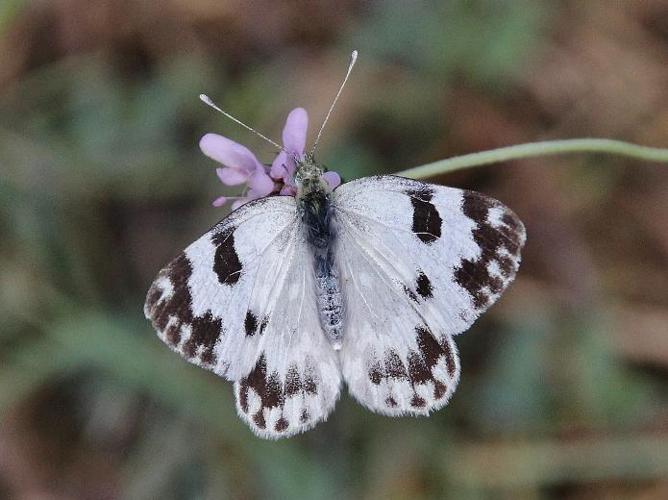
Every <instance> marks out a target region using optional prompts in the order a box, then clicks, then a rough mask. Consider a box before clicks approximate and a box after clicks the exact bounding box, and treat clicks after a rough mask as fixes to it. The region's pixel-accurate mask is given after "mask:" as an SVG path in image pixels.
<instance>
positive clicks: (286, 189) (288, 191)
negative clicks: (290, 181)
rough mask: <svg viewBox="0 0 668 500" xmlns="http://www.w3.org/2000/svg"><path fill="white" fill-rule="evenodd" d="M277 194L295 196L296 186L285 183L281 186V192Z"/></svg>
mask: <svg viewBox="0 0 668 500" xmlns="http://www.w3.org/2000/svg"><path fill="white" fill-rule="evenodd" d="M279 194H281V195H287V196H297V188H296V187H294V186H288V185H285V186H283V187H282V188H281V192H280V193H279Z"/></svg>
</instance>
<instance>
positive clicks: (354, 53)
mask: <svg viewBox="0 0 668 500" xmlns="http://www.w3.org/2000/svg"><path fill="white" fill-rule="evenodd" d="M357 54H358V52H357V50H353V53H352V54H350V58H351V59H352V60H353V61H355V60H356V59H357Z"/></svg>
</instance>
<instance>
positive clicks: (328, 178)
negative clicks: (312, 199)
mask: <svg viewBox="0 0 668 500" xmlns="http://www.w3.org/2000/svg"><path fill="white" fill-rule="evenodd" d="M321 177H322V180H324V181H325V182H326V183H327V184H329V188H330V189H334V188H335V187H337V186H339V185H340V184H341V176H340V175H339V174H337V173H336V172H333V171H331V170H330V171H329V172H325V173H324V174H322V176H321Z"/></svg>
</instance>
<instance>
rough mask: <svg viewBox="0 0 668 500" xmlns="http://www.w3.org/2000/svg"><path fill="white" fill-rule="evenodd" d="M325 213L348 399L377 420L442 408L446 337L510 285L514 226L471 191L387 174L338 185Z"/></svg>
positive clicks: (450, 360)
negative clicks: (341, 304) (342, 311)
mask: <svg viewBox="0 0 668 500" xmlns="http://www.w3.org/2000/svg"><path fill="white" fill-rule="evenodd" d="M333 207H334V216H333V222H332V224H333V228H334V231H335V234H336V239H335V248H334V255H335V260H336V263H337V266H338V267H339V269H340V272H341V276H342V283H343V285H342V288H343V290H344V297H345V306H346V321H347V328H346V331H345V336H344V345H343V348H342V350H341V361H342V370H343V377H344V379H345V380H346V382H347V384H348V386H349V388H350V391H351V393H352V394H353V395H354V396H355V397H356V398H357V399H358V400H359V401H360V402H361V403H362V404H364V405H366V406H368V407H369V408H371V409H373V410H375V411H378V412H381V413H385V414H393V415H400V414H426V413H428V412H429V411H430V410H433V409H437V408H440V407H441V406H443V405H444V404H445V403H446V402H447V400H448V398H449V397H450V395H451V394H452V392H453V391H454V389H455V387H456V384H457V381H458V379H459V361H458V358H457V353H456V348H455V345H454V342H453V340H452V337H453V336H454V335H457V334H459V333H461V332H463V331H465V330H466V329H467V328H468V327H470V325H471V324H472V323H473V321H474V320H475V319H476V318H477V317H478V316H479V315H480V314H481V313H482V312H483V311H484V310H485V309H487V308H488V307H489V306H490V305H491V304H492V303H494V301H495V300H496V299H497V298H498V297H499V295H500V294H501V293H502V292H503V290H504V289H505V288H506V287H507V286H508V284H509V283H510V282H511V281H512V279H513V278H514V276H515V273H516V271H517V268H518V266H519V261H520V253H519V252H520V250H521V247H522V245H523V244H524V240H525V234H524V227H523V225H522V223H521V222H520V221H519V219H518V218H517V216H515V214H514V213H513V212H512V211H510V210H509V209H508V208H507V207H505V206H504V205H502V204H501V203H500V202H498V201H496V200H494V199H492V198H489V197H487V196H484V195H481V194H479V193H474V192H470V191H463V190H459V189H453V188H446V187H442V186H436V185H432V184H425V183H422V182H418V181H413V180H409V179H403V178H400V177H394V176H380V177H368V178H364V179H361V180H358V181H354V182H350V183H347V184H344V185H342V186H341V187H339V188H338V189H337V190H336V191H335V192H334V195H333Z"/></svg>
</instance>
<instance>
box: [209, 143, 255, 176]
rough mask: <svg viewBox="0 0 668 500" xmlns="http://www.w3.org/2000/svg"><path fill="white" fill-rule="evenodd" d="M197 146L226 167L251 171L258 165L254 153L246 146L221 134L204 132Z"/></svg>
mask: <svg viewBox="0 0 668 500" xmlns="http://www.w3.org/2000/svg"><path fill="white" fill-rule="evenodd" d="M199 147H200V149H201V150H202V153H204V154H205V155H207V156H208V157H209V158H212V159H214V160H216V161H217V162H219V163H222V164H223V165H225V166H226V167H232V168H236V169H239V170H245V171H247V172H248V173H251V172H254V171H255V169H256V168H257V167H258V166H259V165H260V162H259V161H257V158H255V155H254V154H253V153H251V151H250V150H249V149H248V148H247V147H245V146H242V145H241V144H238V143H236V142H234V141H231V140H229V139H228V138H227V137H223V136H222V135H218V134H206V135H205V136H204V137H202V138H201V139H200V141H199Z"/></svg>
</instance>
